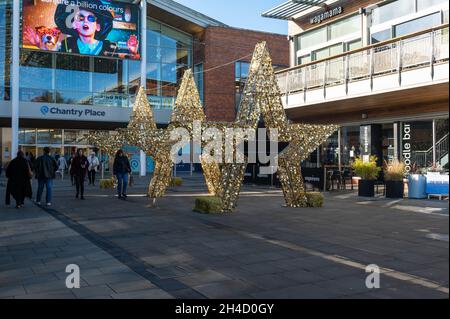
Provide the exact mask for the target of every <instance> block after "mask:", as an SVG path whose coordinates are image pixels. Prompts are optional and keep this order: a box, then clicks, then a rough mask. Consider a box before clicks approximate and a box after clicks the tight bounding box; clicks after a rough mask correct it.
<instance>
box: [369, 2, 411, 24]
mask: <svg viewBox="0 0 450 319" xmlns="http://www.w3.org/2000/svg"><path fill="white" fill-rule="evenodd" d="M415 11H416V8H415V1H414V0H397V1H394V2H391V3H388V4H386V5H384V6H381V7H378V8H375V9H374V10H373V11H372V24H373V25H377V24H381V23H384V22H386V21H389V20H393V19H395V18H399V17H402V16H405V15H408V14H411V13H414V12H415Z"/></svg>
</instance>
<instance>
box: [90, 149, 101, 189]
mask: <svg viewBox="0 0 450 319" xmlns="http://www.w3.org/2000/svg"><path fill="white" fill-rule="evenodd" d="M88 162H89V169H88V176H89V185H93V186H95V174H96V173H97V171H98V167H99V165H100V162H99V160H98V157H97V156H95V152H92V153H91V155H89V157H88Z"/></svg>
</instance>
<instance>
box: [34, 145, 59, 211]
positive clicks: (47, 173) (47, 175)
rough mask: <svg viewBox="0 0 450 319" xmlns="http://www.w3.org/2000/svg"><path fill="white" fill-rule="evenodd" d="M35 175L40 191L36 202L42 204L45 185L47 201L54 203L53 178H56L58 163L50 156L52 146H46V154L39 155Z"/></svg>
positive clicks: (50, 203) (49, 203) (48, 204)
mask: <svg viewBox="0 0 450 319" xmlns="http://www.w3.org/2000/svg"><path fill="white" fill-rule="evenodd" d="M34 170H35V175H36V178H37V180H38V191H37V196H36V203H37V204H38V205H40V204H41V197H42V193H43V192H44V186H45V189H46V196H45V199H46V203H47V206H51V205H52V190H53V180H54V179H55V175H56V171H57V170H58V165H57V164H56V161H55V159H54V158H53V157H51V156H50V148H49V147H44V155H42V156H39V157H38V158H37V159H36V161H35V165H34Z"/></svg>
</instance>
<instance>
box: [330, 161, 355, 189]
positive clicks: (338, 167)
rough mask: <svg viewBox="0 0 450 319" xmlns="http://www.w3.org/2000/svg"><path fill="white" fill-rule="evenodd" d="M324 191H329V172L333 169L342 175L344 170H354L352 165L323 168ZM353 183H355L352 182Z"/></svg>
mask: <svg viewBox="0 0 450 319" xmlns="http://www.w3.org/2000/svg"><path fill="white" fill-rule="evenodd" d="M323 168H324V169H323V191H326V189H327V170H330V169H333V170H336V169H337V170H339V172H340V173H341V174H342V171H343V169H344V168H352V167H351V166H350V165H324V166H323ZM352 183H353V181H352Z"/></svg>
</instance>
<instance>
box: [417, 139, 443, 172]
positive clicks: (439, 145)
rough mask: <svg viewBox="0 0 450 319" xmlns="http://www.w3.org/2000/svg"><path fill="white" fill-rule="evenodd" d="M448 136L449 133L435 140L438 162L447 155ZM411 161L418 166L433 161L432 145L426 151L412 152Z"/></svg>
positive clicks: (426, 164) (429, 163) (430, 163)
mask: <svg viewBox="0 0 450 319" xmlns="http://www.w3.org/2000/svg"><path fill="white" fill-rule="evenodd" d="M448 136H449V134H447V135H445V136H444V137H442V138H441V139H440V140H439V141H437V142H436V161H437V163H439V164H442V163H441V160H442V159H443V158H444V157H445V156H446V155H448V150H449V145H448V142H449V141H448ZM412 157H413V161H414V162H415V163H416V164H417V166H419V167H428V166H431V165H432V164H433V163H432V162H433V147H431V148H430V149H428V150H426V151H415V152H413V154H412Z"/></svg>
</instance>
